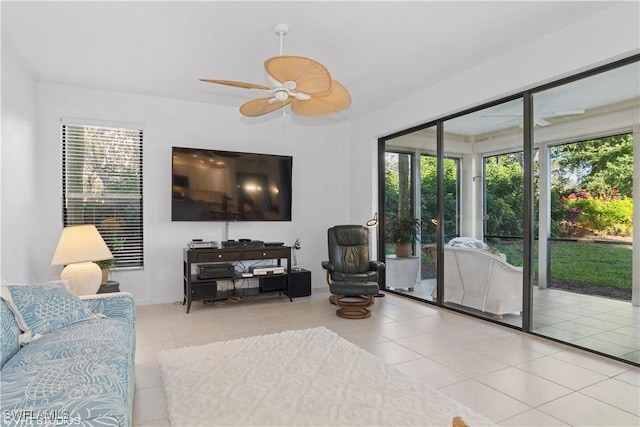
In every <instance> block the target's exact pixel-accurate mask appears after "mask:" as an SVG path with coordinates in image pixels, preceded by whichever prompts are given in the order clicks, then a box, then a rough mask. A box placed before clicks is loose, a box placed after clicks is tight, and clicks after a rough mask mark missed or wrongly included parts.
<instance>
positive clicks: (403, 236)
mask: <svg viewBox="0 0 640 427" xmlns="http://www.w3.org/2000/svg"><path fill="white" fill-rule="evenodd" d="M387 225H388V231H389V241H390V242H392V243H395V246H396V249H395V250H396V256H397V257H408V256H409V255H411V247H412V245H413V244H414V243H415V241H416V240H417V238H418V236H419V233H420V228H421V227H422V222H421V221H420V219H419V218H414V217H412V216H408V215H396V216H394V217H391V218H389V219H388V221H387Z"/></svg>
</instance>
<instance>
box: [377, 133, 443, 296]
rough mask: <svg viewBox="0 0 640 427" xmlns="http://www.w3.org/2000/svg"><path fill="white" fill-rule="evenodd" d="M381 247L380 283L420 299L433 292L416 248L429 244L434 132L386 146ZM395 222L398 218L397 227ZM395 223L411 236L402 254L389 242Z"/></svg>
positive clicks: (431, 270)
mask: <svg viewBox="0 0 640 427" xmlns="http://www.w3.org/2000/svg"><path fill="white" fill-rule="evenodd" d="M386 151H387V153H386V170H385V234H386V236H385V243H386V254H387V256H386V260H385V261H386V279H387V280H386V285H387V287H388V288H391V289H394V290H396V291H398V292H401V293H405V294H407V295H411V296H413V297H416V298H419V299H423V300H426V301H431V300H432V296H431V295H432V292H433V291H434V290H435V287H436V282H435V278H436V275H435V267H434V263H433V262H432V261H431V259H430V258H429V255H428V254H427V252H425V251H423V249H422V246H423V245H424V244H425V242H427V243H433V244H435V236H436V234H435V232H436V228H435V227H436V225H435V219H436V218H437V200H436V188H437V175H436V173H437V169H436V158H435V154H436V140H435V128H429V129H422V130H418V131H416V132H413V133H410V134H407V135H403V136H400V137H397V138H394V139H391V140H388V141H387V142H386ZM400 218H404V219H405V222H404V224H401V221H400V220H399V219H400ZM401 225H405V228H406V229H412V231H413V232H414V233H415V244H413V245H410V249H409V252H408V253H407V254H402V253H400V254H399V253H398V251H397V249H396V244H395V242H394V241H395V240H397V237H398V235H397V233H395V234H394V230H395V231H398V228H399V227H400V226H401Z"/></svg>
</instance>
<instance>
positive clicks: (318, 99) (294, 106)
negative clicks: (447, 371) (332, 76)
mask: <svg viewBox="0 0 640 427" xmlns="http://www.w3.org/2000/svg"><path fill="white" fill-rule="evenodd" d="M349 105H351V95H350V94H349V91H348V90H347V88H345V87H344V86H343V85H342V84H341V83H340V82H338V81H337V80H334V81H333V89H331V92H329V93H328V94H326V95H320V96H312V97H311V99H308V100H306V101H301V100H298V99H294V100H293V101H292V103H291V110H292V111H293V112H294V113H296V114H300V115H302V116H322V115H325V114H333V113H337V112H339V111H342V110H344V109H346V108H348V107H349Z"/></svg>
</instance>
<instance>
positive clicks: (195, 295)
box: [182, 246, 292, 313]
mask: <svg viewBox="0 0 640 427" xmlns="http://www.w3.org/2000/svg"><path fill="white" fill-rule="evenodd" d="M182 258H183V278H184V298H183V301H182V305H185V304H186V306H187V313H188V312H189V310H191V302H192V301H222V300H225V299H228V298H230V297H233V296H248V295H256V294H259V293H268V292H280V293H285V294H286V295H287V296H288V297H289V301H292V299H291V248H290V247H289V246H277V247H251V248H230V249H213V248H198V249H189V248H184V249H183V257H182ZM283 259H286V260H287V265H286V269H285V273H284V274H273V275H269V276H268V277H278V276H280V277H282V278H283V279H284V280H283V282H284V283H283V285H282V286H280V287H277V288H274V287H264V286H260V287H259V288H248V289H247V288H238V289H231V290H219V289H218V281H221V280H230V281H233V282H235V281H237V280H241V279H244V277H242V276H240V275H238V274H236V273H231V272H229V273H228V274H226V275H225V274H222V275H221V276H220V277H215V278H206V279H203V278H198V275H197V274H194V273H193V268H192V267H193V265H194V264H214V265H215V264H216V263H235V262H238V261H259V260H276V261H277V265H278V266H282V260H283ZM255 277H256V278H262V277H265V276H255ZM261 282H262V280H261Z"/></svg>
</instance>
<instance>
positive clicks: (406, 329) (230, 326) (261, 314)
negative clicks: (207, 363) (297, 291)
mask: <svg viewBox="0 0 640 427" xmlns="http://www.w3.org/2000/svg"><path fill="white" fill-rule="evenodd" d="M313 292H314V293H313V295H312V296H311V297H306V298H297V299H295V300H294V301H293V302H289V300H288V299H287V298H286V297H278V296H277V295H273V296H269V295H262V296H260V297H258V298H254V299H251V300H242V301H239V302H227V303H219V302H216V303H215V304H213V305H210V304H206V305H205V304H202V303H195V304H194V305H192V308H191V313H189V314H186V313H185V310H184V307H183V306H182V305H181V304H179V303H175V304H161V305H149V306H140V307H138V310H137V350H136V391H135V397H134V408H133V420H134V425H136V426H167V425H169V422H168V419H167V412H166V408H165V401H164V394H163V390H162V383H161V379H160V370H159V367H158V363H157V353H158V352H159V351H160V350H162V349H166V348H176V347H183V346H190V345H199V344H206V343H209V342H213V341H220V340H227V339H234V338H240V337H244V336H252V335H262V334H268V333H274V332H278V331H282V330H286V329H303V328H310V327H317V326H325V327H327V328H329V329H331V330H333V331H335V332H336V333H338V334H340V335H341V336H342V337H344V338H345V339H347V340H349V341H351V342H353V343H354V344H356V345H359V346H360V347H362V348H364V349H365V350H367V351H369V352H371V353H373V354H375V355H376V356H378V357H379V358H381V359H382V360H384V361H385V362H387V363H389V364H392V365H395V366H396V367H397V368H398V369H400V370H401V371H403V372H405V373H406V374H408V375H410V376H411V377H413V378H415V379H417V380H419V381H423V382H424V383H425V384H428V385H429V386H431V387H433V388H436V389H438V390H440V391H441V392H443V393H445V394H447V395H449V396H451V397H452V398H454V399H456V400H457V401H459V402H461V403H462V404H464V405H466V406H468V407H470V408H472V409H474V410H476V411H477V412H480V413H482V414H483V415H485V416H486V417H488V418H489V419H491V420H493V421H494V422H495V423H496V424H498V425H502V426H564V425H572V426H638V425H640V394H639V390H640V369H638V368H636V367H634V366H632V365H629V364H625V363H621V362H617V361H614V360H611V359H607V358H605V357H600V356H597V355H594V354H591V353H588V352H585V351H581V350H578V349H575V348H572V347H569V346H565V345H563V344H559V343H555V342H552V341H549V340H545V339H542V338H538V337H535V336H532V335H527V334H523V333H521V332H519V331H516V330H513V329H510V328H506V327H502V326H499V325H495V324H492V323H489V322H485V321H482V320H478V319H475V318H472V317H469V316H465V315H461V314H457V313H454V312H451V311H448V310H446V309H440V308H437V307H432V306H428V305H426V304H424V303H420V302H417V301H413V300H410V299H407V298H403V297H400V296H397V295H393V294H390V293H387V294H386V295H387V296H386V297H385V298H377V299H376V302H375V304H374V306H373V307H372V308H373V315H372V316H371V317H370V318H369V319H362V320H345V319H340V318H338V317H336V315H335V307H334V306H332V305H331V304H329V302H328V301H327V298H328V296H329V294H328V292H327V291H326V290H324V289H314V290H313Z"/></svg>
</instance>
